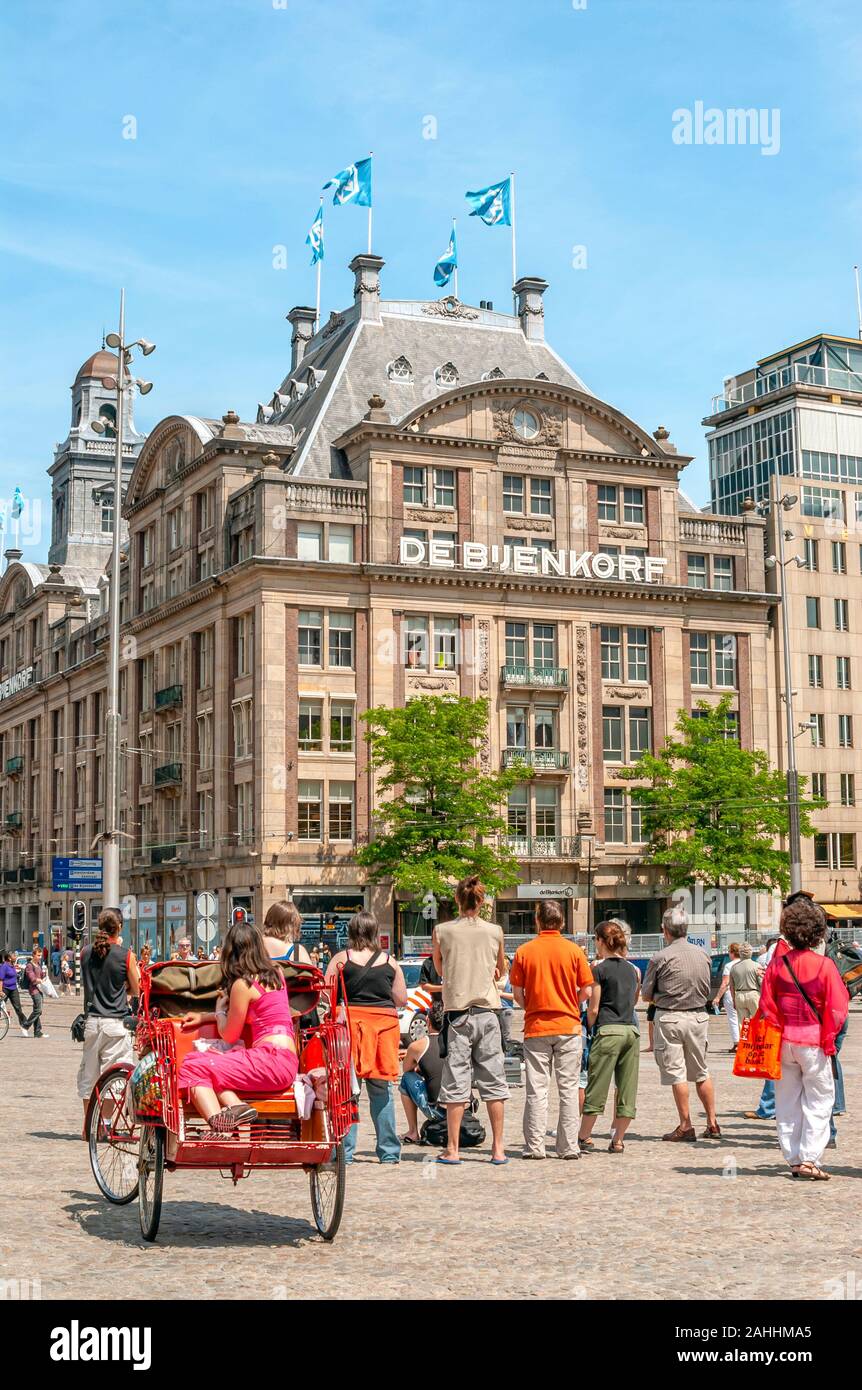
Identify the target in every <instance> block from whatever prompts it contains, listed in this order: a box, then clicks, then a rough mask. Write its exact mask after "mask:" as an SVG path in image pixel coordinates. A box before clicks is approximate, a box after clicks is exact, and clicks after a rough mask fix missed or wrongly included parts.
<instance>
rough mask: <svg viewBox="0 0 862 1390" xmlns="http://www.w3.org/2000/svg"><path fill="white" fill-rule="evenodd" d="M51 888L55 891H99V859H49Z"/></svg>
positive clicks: (100, 871) (100, 882)
mask: <svg viewBox="0 0 862 1390" xmlns="http://www.w3.org/2000/svg"><path fill="white" fill-rule="evenodd" d="M51 888H52V890H53V892H55V893H101V891H102V861H101V859H61V858H60V857H59V856H57V855H54V857H53V858H52V860H51Z"/></svg>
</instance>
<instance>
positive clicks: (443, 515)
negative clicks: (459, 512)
mask: <svg viewBox="0 0 862 1390" xmlns="http://www.w3.org/2000/svg"><path fill="white" fill-rule="evenodd" d="M407 515H408V519H409V520H410V521H411V522H413V521H427V522H433V523H435V524H436V523H437V522H439V521H448V522H449V523H450V525H452V526H455V525H456V521H457V518H456V515H455V513H454V512H430V511H428V509H427V508H426V507H414V506H413V505H412V504H411V503H410V502H408V503H407Z"/></svg>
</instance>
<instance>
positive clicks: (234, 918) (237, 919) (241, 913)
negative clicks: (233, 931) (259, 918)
mask: <svg viewBox="0 0 862 1390" xmlns="http://www.w3.org/2000/svg"><path fill="white" fill-rule="evenodd" d="M230 921H231V926H232V927H241V926H243V925H244V924H245V923H246V922H247V921H248V913H247V911H246V910H245V908H244V907H235V908H234V910H233V912H232V913H231V915H230Z"/></svg>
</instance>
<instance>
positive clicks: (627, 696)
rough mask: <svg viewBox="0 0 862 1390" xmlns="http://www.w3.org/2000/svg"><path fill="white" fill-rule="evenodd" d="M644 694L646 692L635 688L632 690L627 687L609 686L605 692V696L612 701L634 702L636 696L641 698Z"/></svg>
mask: <svg viewBox="0 0 862 1390" xmlns="http://www.w3.org/2000/svg"><path fill="white" fill-rule="evenodd" d="M645 693H646V692H645V691H644V690H643V689H642V688H638V687H636V688H635V689H632V687H631V686H628V685H610V686H608V688H607V690H606V691H605V694H606V695H609V696H610V697H611V699H613V700H636V699H637V698H638V696H641V698H643V697H644V695H645Z"/></svg>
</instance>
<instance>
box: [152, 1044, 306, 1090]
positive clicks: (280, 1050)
mask: <svg viewBox="0 0 862 1390" xmlns="http://www.w3.org/2000/svg"><path fill="white" fill-rule="evenodd" d="M298 1070H299V1058H298V1057H297V1055H296V1053H295V1052H294V1050H293V1048H292V1047H274V1046H273V1044H272V1043H258V1044H257V1045H256V1046H255V1047H248V1048H242V1047H238V1048H237V1049H236V1051H234V1052H193V1053H191V1054H190V1055H189V1056H188V1057H186V1058H185V1059H184V1060H183V1062H182V1064H181V1066H180V1074H179V1086H180V1090H186V1089H187V1088H189V1087H191V1086H209V1087H210V1088H211V1089H212V1090H213V1091H215V1092H216V1094H218V1093H219V1092H221V1091H237V1092H242V1091H247V1092H249V1093H251V1094H254V1095H278V1094H279V1093H280V1092H281V1091H286V1090H287V1089H288V1087H289V1086H292V1085H293V1083H294V1081H295V1080H296V1073H297V1071H298Z"/></svg>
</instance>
